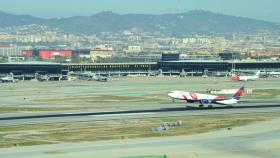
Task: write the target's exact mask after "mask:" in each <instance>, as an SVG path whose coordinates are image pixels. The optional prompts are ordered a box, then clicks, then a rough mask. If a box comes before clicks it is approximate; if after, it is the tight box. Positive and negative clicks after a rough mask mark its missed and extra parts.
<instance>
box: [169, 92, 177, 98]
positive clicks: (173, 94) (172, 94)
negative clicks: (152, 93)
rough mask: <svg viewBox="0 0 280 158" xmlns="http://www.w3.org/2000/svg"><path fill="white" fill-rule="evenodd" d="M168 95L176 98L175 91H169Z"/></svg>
mask: <svg viewBox="0 0 280 158" xmlns="http://www.w3.org/2000/svg"><path fill="white" fill-rule="evenodd" d="M168 96H169V97H171V98H176V94H175V92H169V93H168Z"/></svg>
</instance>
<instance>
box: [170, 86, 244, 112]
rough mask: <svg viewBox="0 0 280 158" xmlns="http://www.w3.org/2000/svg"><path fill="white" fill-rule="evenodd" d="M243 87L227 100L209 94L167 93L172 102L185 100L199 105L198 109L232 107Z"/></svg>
mask: <svg viewBox="0 0 280 158" xmlns="http://www.w3.org/2000/svg"><path fill="white" fill-rule="evenodd" d="M244 89H245V88H244V86H243V87H241V88H240V89H239V90H238V91H237V92H236V93H235V94H234V95H233V96H232V97H230V98H227V97H225V96H215V95H209V94H201V93H194V92H184V91H172V92H170V93H168V96H169V97H171V98H172V99H173V100H175V99H179V100H185V101H187V102H188V103H200V104H199V107H203V106H204V104H210V106H211V104H220V105H233V104H237V103H238V101H239V100H240V97H241V96H242V95H243V94H244Z"/></svg>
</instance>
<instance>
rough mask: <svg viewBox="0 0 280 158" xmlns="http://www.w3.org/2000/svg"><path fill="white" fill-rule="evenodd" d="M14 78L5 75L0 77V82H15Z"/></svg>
mask: <svg viewBox="0 0 280 158" xmlns="http://www.w3.org/2000/svg"><path fill="white" fill-rule="evenodd" d="M15 81H16V80H14V79H13V78H12V77H10V76H5V77H0V83H4V82H15Z"/></svg>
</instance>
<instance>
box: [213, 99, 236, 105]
mask: <svg viewBox="0 0 280 158" xmlns="http://www.w3.org/2000/svg"><path fill="white" fill-rule="evenodd" d="M237 102H238V100H236V99H227V100H220V101H216V103H218V104H222V105H232V104H236V103H237Z"/></svg>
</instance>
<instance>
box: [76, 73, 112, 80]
mask: <svg viewBox="0 0 280 158" xmlns="http://www.w3.org/2000/svg"><path fill="white" fill-rule="evenodd" d="M77 77H78V79H80V80H87V81H93V80H94V81H99V82H107V81H108V78H107V77H104V76H97V75H95V74H93V73H79V74H77Z"/></svg>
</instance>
